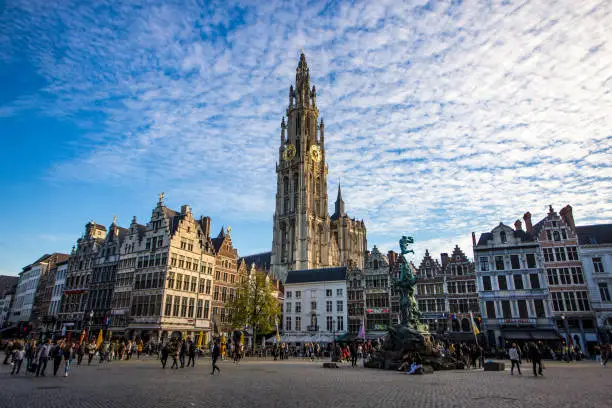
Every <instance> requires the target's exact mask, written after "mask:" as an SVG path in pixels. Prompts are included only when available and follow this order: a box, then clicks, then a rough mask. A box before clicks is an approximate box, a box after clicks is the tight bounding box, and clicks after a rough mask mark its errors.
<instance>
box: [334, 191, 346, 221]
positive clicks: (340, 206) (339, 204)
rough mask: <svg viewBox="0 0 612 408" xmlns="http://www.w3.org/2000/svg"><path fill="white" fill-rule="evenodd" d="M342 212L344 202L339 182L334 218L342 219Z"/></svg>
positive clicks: (343, 213)
mask: <svg viewBox="0 0 612 408" xmlns="http://www.w3.org/2000/svg"><path fill="white" fill-rule="evenodd" d="M344 215H346V214H345V212H344V201H343V200H342V189H341V188H340V182H338V197H337V198H336V212H335V213H334V217H335V218H340V217H343V216H344Z"/></svg>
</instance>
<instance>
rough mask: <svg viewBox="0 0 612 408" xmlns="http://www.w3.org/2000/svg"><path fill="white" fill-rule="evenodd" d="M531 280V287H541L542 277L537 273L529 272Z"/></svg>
mask: <svg viewBox="0 0 612 408" xmlns="http://www.w3.org/2000/svg"><path fill="white" fill-rule="evenodd" d="M529 282H530V283H531V289H540V277H539V276H538V274H537V273H530V274H529Z"/></svg>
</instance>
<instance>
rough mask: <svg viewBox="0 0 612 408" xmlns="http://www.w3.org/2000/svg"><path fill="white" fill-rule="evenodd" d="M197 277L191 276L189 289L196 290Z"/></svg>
mask: <svg viewBox="0 0 612 408" xmlns="http://www.w3.org/2000/svg"><path fill="white" fill-rule="evenodd" d="M196 284H197V278H196V277H195V276H192V277H191V291H192V292H195V291H196Z"/></svg>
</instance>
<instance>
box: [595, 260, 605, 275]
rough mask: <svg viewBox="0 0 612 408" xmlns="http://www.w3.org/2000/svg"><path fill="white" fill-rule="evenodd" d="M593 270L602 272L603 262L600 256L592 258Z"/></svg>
mask: <svg viewBox="0 0 612 408" xmlns="http://www.w3.org/2000/svg"><path fill="white" fill-rule="evenodd" d="M593 270H594V271H595V273H604V267H603V262H602V261H601V258H600V257H596V258H593Z"/></svg>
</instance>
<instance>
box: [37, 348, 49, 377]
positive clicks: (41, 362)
mask: <svg viewBox="0 0 612 408" xmlns="http://www.w3.org/2000/svg"><path fill="white" fill-rule="evenodd" d="M50 353H51V339H48V340H47V343H45V344H43V345H42V346H41V348H40V351H39V352H38V368H37V369H36V376H37V377H38V376H39V375H40V376H41V377H44V376H45V369H46V368H47V361H48V360H49V354H50Z"/></svg>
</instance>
